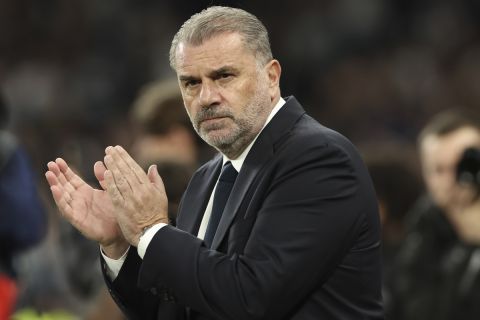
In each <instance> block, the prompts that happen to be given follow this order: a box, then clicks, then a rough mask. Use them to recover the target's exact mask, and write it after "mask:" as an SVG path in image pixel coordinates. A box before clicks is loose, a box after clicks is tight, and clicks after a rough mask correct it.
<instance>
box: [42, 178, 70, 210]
mask: <svg viewBox="0 0 480 320" xmlns="http://www.w3.org/2000/svg"><path fill="white" fill-rule="evenodd" d="M45 176H46V178H47V181H48V183H49V184H50V191H51V192H52V196H53V200H54V201H55V203H56V204H57V207H58V208H59V209H60V212H61V213H62V214H63V215H71V213H72V207H71V205H70V203H71V201H72V197H71V195H70V194H69V193H68V192H67V191H65V189H64V188H62V187H61V186H60V184H59V183H58V180H57V177H56V176H55V174H54V173H53V172H51V171H47V172H46V173H45Z"/></svg>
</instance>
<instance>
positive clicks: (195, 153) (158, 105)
mask: <svg viewBox="0 0 480 320" xmlns="http://www.w3.org/2000/svg"><path fill="white" fill-rule="evenodd" d="M131 119H132V123H133V126H134V129H135V130H134V131H135V132H136V134H135V138H134V141H133V142H132V147H131V149H132V157H133V158H135V159H136V161H137V162H138V163H139V165H140V166H141V167H142V168H143V169H144V170H147V169H148V167H149V166H150V165H152V164H155V165H156V166H157V169H158V172H159V173H160V175H161V176H162V177H163V180H164V181H165V188H166V190H167V192H168V195H169V197H168V202H169V206H168V211H169V220H170V221H171V222H172V223H174V222H175V219H176V217H175V215H176V212H177V209H178V205H179V203H180V199H181V197H182V194H183V191H184V190H185V189H186V187H187V185H188V181H189V180H190V177H191V176H192V174H193V173H194V171H195V168H196V167H197V166H198V165H199V164H200V162H201V161H202V159H204V158H205V157H210V156H211V155H212V152H210V150H211V149H212V148H210V147H209V148H208V149H206V148H205V147H204V146H201V145H200V143H199V141H198V140H199V138H198V136H197V135H196V133H195V130H194V129H193V128H192V126H191V123H190V119H189V118H188V116H187V114H186V113H185V111H184V107H183V99H182V93H181V91H180V88H179V87H178V82H177V80H176V79H171V80H159V81H155V82H152V83H149V84H147V85H145V86H144V87H143V88H142V89H141V90H140V93H139V95H138V97H137V98H136V100H135V101H134V102H133V106H132V110H131Z"/></svg>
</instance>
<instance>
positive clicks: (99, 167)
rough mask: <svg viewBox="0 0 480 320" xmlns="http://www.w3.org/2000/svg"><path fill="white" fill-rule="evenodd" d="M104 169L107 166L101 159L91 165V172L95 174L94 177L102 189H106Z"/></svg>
mask: <svg viewBox="0 0 480 320" xmlns="http://www.w3.org/2000/svg"><path fill="white" fill-rule="evenodd" d="M106 170H107V168H106V167H105V165H104V164H103V162H102V161H97V162H95V164H94V165H93V173H94V174H95V178H97V180H98V183H100V185H101V186H102V188H103V190H106V189H107V184H106V182H105V177H104V174H105V171H106Z"/></svg>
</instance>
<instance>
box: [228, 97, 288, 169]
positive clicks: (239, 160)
mask: <svg viewBox="0 0 480 320" xmlns="http://www.w3.org/2000/svg"><path fill="white" fill-rule="evenodd" d="M284 104H285V100H284V99H283V98H282V97H280V99H279V100H278V102H277V104H276V105H275V107H273V109H272V111H271V112H270V114H269V115H268V118H267V121H265V124H264V125H263V127H262V129H261V130H260V131H259V132H258V134H257V136H256V137H255V139H253V140H252V142H250V144H249V145H248V146H247V147H246V148H245V150H243V152H242V154H240V156H238V158H237V159H235V160H232V159H229V158H227V156H226V155H223V164H225V163H226V162H227V161H230V162H231V163H232V166H233V167H234V168H235V170H237V172H240V169H242V166H243V162H244V161H245V158H246V157H247V155H248V153H249V152H250V149H252V147H253V144H254V143H255V141H256V140H257V138H258V136H259V135H260V133H261V132H262V131H263V129H265V127H266V126H267V124H268V123H269V122H270V121H271V120H272V119H273V117H274V116H275V115H276V114H277V112H278V111H279V110H280V108H282V107H283V105H284Z"/></svg>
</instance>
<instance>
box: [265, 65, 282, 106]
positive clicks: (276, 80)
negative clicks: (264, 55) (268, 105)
mask: <svg viewBox="0 0 480 320" xmlns="http://www.w3.org/2000/svg"><path fill="white" fill-rule="evenodd" d="M265 70H266V72H267V76H268V81H269V85H268V88H269V93H270V97H271V98H272V99H273V98H274V97H276V96H277V95H278V94H279V91H280V74H281V73H282V67H281V66H280V62H278V60H275V59H273V60H271V61H270V62H269V63H268V64H267V65H266V66H265Z"/></svg>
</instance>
